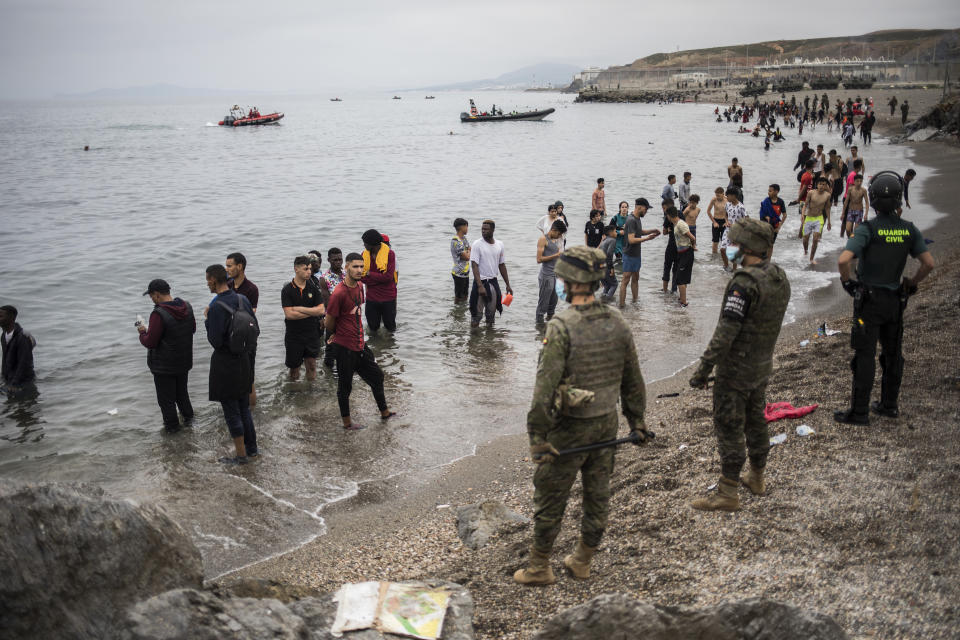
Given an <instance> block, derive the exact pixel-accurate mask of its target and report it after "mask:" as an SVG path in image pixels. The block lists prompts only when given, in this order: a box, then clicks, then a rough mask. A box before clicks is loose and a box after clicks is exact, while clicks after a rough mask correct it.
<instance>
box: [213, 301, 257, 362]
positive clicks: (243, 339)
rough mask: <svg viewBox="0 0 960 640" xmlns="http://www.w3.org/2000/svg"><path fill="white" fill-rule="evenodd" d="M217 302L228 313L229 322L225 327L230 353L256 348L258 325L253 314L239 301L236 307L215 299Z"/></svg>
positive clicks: (246, 351) (250, 350) (238, 353)
mask: <svg viewBox="0 0 960 640" xmlns="http://www.w3.org/2000/svg"><path fill="white" fill-rule="evenodd" d="M217 304H219V305H220V306H221V307H223V308H224V309H226V310H227V312H228V313H229V314H230V324H229V326H228V327H227V346H228V347H229V348H230V353H232V354H234V355H240V354H242V353H250V352H252V351H253V350H254V349H256V348H257V336H259V335H260V326H259V325H258V324H257V319H256V318H255V317H254V316H253V314H252V313H250V312H249V311H247V310H246V309H244V308H243V305H241V304H239V303H238V305H237V308H236V309H233V308H232V307H230V305H228V304H227V303H226V302H224V301H222V300H217Z"/></svg>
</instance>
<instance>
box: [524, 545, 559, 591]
mask: <svg viewBox="0 0 960 640" xmlns="http://www.w3.org/2000/svg"><path fill="white" fill-rule="evenodd" d="M513 581H514V582H516V583H517V584H526V585H541V584H553V583H554V582H556V581H557V579H556V577H554V575H553V569H551V568H550V554H549V553H543V552H542V551H538V550H537V549H536V548H534V547H530V565H529V566H528V567H527V568H526V569H518V570H517V571H516V572H515V573H514V574H513Z"/></svg>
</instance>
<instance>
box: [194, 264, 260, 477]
mask: <svg viewBox="0 0 960 640" xmlns="http://www.w3.org/2000/svg"><path fill="white" fill-rule="evenodd" d="M207 286H208V287H209V288H210V292H211V293H215V294H217V297H216V298H214V299H213V301H212V302H211V303H210V312H209V313H208V314H207V319H206V321H205V324H206V329H207V341H208V342H209V343H210V345H211V346H212V347H213V355H211V356H210V386H209V389H210V396H209V399H210V400H213V401H215V402H220V405H221V406H222V407H223V417H224V418H225V419H226V421H227V429H229V431H230V437H231V438H233V446H234V448H235V449H236V455H235V456H234V457H232V458H231V457H224V458H220V460H219V461H220V462H223V463H225V464H245V463H246V462H247V458H254V457H257V456H258V455H259V452H258V450H257V432H256V431H255V430H254V427H253V415H252V414H251V413H250V385H251V384H253V379H252V372H251V370H250V358H249V357H248V354H246V353H233V352H232V351H231V350H230V344H229V343H230V335H229V334H230V326H231V323H232V319H233V318H232V316H233V313H234V312H236V310H238V309H241V308H242V309H244V310H245V311H246V312H247V313H249V314H250V316H251V317H253V307H252V306H251V305H250V301H249V300H247V298H246V296H244V295H243V294H240V293H237V292H236V291H234V290H233V289H231V288H230V287H229V286H228V285H227V270H226V269H225V268H224V267H223V265H222V264H212V265H210V266H209V267H207ZM224 306H226V307H227V308H226V309H225V308H224ZM254 320H256V318H254Z"/></svg>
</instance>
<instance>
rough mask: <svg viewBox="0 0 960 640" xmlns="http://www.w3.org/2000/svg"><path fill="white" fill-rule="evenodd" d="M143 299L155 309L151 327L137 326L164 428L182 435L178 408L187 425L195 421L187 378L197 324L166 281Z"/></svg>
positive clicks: (156, 282) (187, 305)
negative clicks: (146, 299) (147, 297)
mask: <svg viewBox="0 0 960 640" xmlns="http://www.w3.org/2000/svg"><path fill="white" fill-rule="evenodd" d="M143 295H145V296H150V300H151V302H153V304H154V307H153V312H152V313H151V314H150V320H149V323H148V326H144V325H143V323H142V322H137V323H136V327H137V331H139V332H140V344H142V345H143V346H145V347H146V348H147V367H149V369H150V373H152V374H153V384H154V386H155V387H156V388H157V404H158V405H160V413H161V415H162V416H163V428H164V429H166V430H167V431H170V432H173V431H178V430H179V429H180V418H179V417H178V416H177V409H178V408H179V409H180V414H181V415H182V416H183V420H184V422H187V423H189V422H190V421H191V420H193V405H192V404H191V403H190V394H189V393H187V374H188V373H189V372H190V369H192V368H193V334H195V333H196V332H197V321H196V320H195V319H194V317H193V308H192V307H191V306H190V303H189V302H186V301H185V300H181V299H180V298H174V297H172V296H171V295H170V285H169V284H167V282H166V280H160V279H157V280H151V281H150V284H149V285H147V290H146V291H144V292H143Z"/></svg>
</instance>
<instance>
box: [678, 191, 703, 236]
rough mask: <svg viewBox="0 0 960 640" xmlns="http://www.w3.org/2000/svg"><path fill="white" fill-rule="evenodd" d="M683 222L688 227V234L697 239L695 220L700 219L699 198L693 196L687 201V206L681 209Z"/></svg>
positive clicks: (695, 195)
mask: <svg viewBox="0 0 960 640" xmlns="http://www.w3.org/2000/svg"><path fill="white" fill-rule="evenodd" d="M682 214H683V220H684V221H685V222H686V223H687V226H688V227H690V233H692V234H693V237H694V238H696V237H697V218H699V217H700V196H698V195H697V194H695V193H694V194H693V195H691V196H690V199H689V200H688V201H687V206H686V207H684V208H683V212H682Z"/></svg>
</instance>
